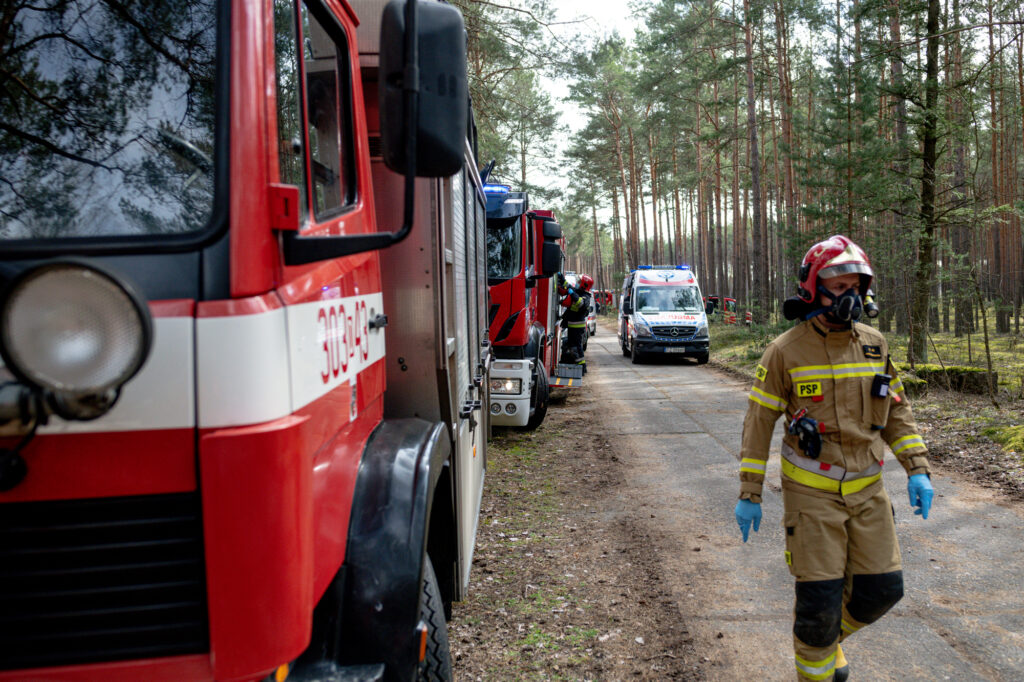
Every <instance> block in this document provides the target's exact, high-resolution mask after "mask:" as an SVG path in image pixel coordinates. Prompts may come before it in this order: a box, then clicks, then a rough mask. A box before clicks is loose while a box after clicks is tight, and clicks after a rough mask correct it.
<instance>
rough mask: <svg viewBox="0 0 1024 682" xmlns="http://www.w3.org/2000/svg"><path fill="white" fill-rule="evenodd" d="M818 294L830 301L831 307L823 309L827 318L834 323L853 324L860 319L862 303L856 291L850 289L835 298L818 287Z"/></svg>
mask: <svg viewBox="0 0 1024 682" xmlns="http://www.w3.org/2000/svg"><path fill="white" fill-rule="evenodd" d="M818 293H819V294H822V295H823V296H827V297H829V298H831V299H832V305H831V306H829V307H827V308H825V309H824V312H825V316H826V317H827V318H829V319H832V320H834V321H836V322H855V321H857V320H859V319H860V315H861V313H862V312H863V311H864V303H863V302H862V301H861V298H860V296H859V295H858V294H857V290H856V289H854V288H852V287H851V288H849V289H847V290H846V291H844V292H843V293H841V294H839V296H836V295H835V294H833V293H831V292H829V291H826V290H825V289H824V288H823V287H821V286H819V287H818Z"/></svg>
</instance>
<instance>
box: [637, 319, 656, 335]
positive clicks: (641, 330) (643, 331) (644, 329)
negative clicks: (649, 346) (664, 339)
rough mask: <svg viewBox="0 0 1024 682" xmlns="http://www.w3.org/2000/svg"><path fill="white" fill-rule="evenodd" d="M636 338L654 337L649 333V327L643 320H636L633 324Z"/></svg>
mask: <svg viewBox="0 0 1024 682" xmlns="http://www.w3.org/2000/svg"><path fill="white" fill-rule="evenodd" d="M634 328H635V329H636V335H637V336H654V334H653V333H652V332H651V325H649V324H647V323H646V322H644V321H643V320H637V321H636V323H635V324H634Z"/></svg>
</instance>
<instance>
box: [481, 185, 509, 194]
mask: <svg viewBox="0 0 1024 682" xmlns="http://www.w3.org/2000/svg"><path fill="white" fill-rule="evenodd" d="M511 191H512V188H511V187H510V186H509V185H484V194H508V193H509V192H511Z"/></svg>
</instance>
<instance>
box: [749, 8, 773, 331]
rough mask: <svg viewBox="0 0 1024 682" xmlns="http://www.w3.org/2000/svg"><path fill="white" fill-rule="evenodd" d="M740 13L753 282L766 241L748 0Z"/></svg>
mask: <svg viewBox="0 0 1024 682" xmlns="http://www.w3.org/2000/svg"><path fill="white" fill-rule="evenodd" d="M743 16H744V21H743V39H744V48H745V50H746V57H747V128H748V130H747V134H748V136H749V139H750V186H751V194H752V195H753V196H752V199H753V204H754V211H753V219H754V220H753V225H751V228H750V229H751V234H752V235H753V251H754V282H755V284H756V283H758V282H761V283H764V282H766V281H767V275H768V261H767V258H766V256H767V254H766V253H765V251H766V249H765V248H764V247H765V246H766V245H765V244H762V243H761V156H760V154H759V152H758V148H757V113H756V109H755V99H754V45H753V30H752V29H753V27H752V26H751V17H750V0H743ZM755 289H756V291H757V304H756V306H755V316H756V317H757V319H758V321H762V320H763V319H764V316H765V315H766V314H767V311H768V309H769V305H768V291H769V289H768V287H767V286H757V287H755Z"/></svg>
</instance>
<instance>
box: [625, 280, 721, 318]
mask: <svg viewBox="0 0 1024 682" xmlns="http://www.w3.org/2000/svg"><path fill="white" fill-rule="evenodd" d="M636 309H637V312H641V313H669V312H684V313H699V312H700V311H701V310H703V309H704V306H702V305H701V299H700V293H699V292H698V291H697V287H693V286H685V287H671V286H657V287H637V288H636Z"/></svg>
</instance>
